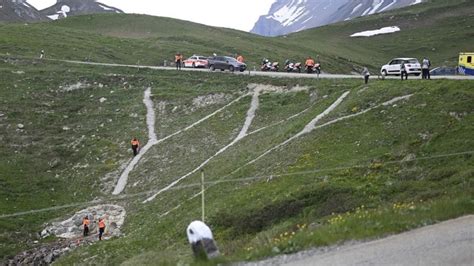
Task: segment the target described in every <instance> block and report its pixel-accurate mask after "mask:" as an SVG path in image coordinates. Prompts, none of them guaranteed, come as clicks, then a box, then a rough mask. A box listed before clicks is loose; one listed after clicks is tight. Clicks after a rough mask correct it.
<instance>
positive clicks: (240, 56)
mask: <svg viewBox="0 0 474 266" xmlns="http://www.w3.org/2000/svg"><path fill="white" fill-rule="evenodd" d="M236 59H237V61H239V62H240V63H243V62H244V57H243V56H242V55H239V56H237V58H236Z"/></svg>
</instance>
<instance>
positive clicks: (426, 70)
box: [421, 57, 431, 79]
mask: <svg viewBox="0 0 474 266" xmlns="http://www.w3.org/2000/svg"><path fill="white" fill-rule="evenodd" d="M430 67H431V62H430V60H429V59H428V58H426V57H425V58H423V62H422V63H421V71H422V75H421V78H422V79H431V74H430Z"/></svg>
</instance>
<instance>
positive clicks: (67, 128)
mask: <svg viewBox="0 0 474 266" xmlns="http://www.w3.org/2000/svg"><path fill="white" fill-rule="evenodd" d="M70 129H71V128H69V127H68V126H63V130H64V131H68V130H70Z"/></svg>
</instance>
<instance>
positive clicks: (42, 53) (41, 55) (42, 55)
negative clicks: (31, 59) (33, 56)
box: [40, 50, 44, 59]
mask: <svg viewBox="0 0 474 266" xmlns="http://www.w3.org/2000/svg"><path fill="white" fill-rule="evenodd" d="M43 58H44V50H41V53H40V59H43Z"/></svg>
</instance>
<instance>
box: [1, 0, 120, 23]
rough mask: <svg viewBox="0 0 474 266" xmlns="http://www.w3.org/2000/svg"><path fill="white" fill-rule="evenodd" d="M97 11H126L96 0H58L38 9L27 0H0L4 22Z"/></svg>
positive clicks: (40, 19)
mask: <svg viewBox="0 0 474 266" xmlns="http://www.w3.org/2000/svg"><path fill="white" fill-rule="evenodd" d="M97 13H124V12H123V11H122V10H120V9H118V8H115V7H112V6H109V5H106V4H103V3H101V2H98V1H96V0H57V1H56V3H55V4H54V5H52V6H50V7H47V8H45V9H42V10H38V9H36V8H35V7H34V6H33V5H31V4H29V3H28V1H27V0H0V21H4V22H37V21H48V20H56V19H61V18H66V17H68V16H77V15H86V14H97Z"/></svg>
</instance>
